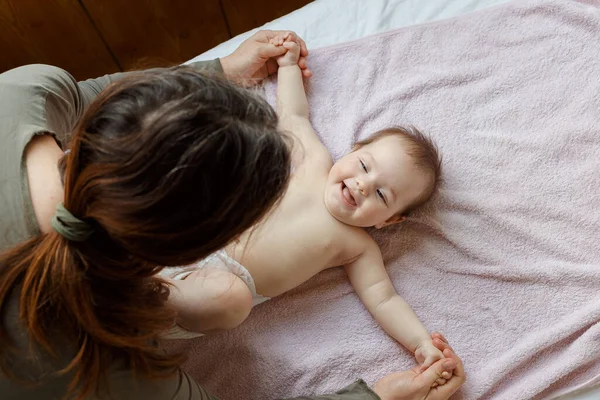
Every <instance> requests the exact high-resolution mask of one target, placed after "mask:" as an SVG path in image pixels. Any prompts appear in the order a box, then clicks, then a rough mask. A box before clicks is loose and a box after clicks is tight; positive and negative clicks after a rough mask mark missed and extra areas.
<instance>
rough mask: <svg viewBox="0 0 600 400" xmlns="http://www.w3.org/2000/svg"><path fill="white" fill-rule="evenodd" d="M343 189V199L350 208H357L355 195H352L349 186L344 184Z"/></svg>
mask: <svg viewBox="0 0 600 400" xmlns="http://www.w3.org/2000/svg"><path fill="white" fill-rule="evenodd" d="M341 188H342V189H341V190H342V198H343V199H344V202H345V203H346V204H347V205H348V206H350V207H353V208H354V207H356V199H355V198H354V195H353V194H352V192H351V191H350V189H349V188H348V186H346V184H345V183H344V182H342V184H341Z"/></svg>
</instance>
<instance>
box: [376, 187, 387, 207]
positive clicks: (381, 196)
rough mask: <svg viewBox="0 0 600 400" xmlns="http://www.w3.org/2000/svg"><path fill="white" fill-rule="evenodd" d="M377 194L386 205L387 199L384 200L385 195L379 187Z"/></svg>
mask: <svg viewBox="0 0 600 400" xmlns="http://www.w3.org/2000/svg"><path fill="white" fill-rule="evenodd" d="M377 196H378V197H379V198H380V199H381V200H382V201H383V202H384V203H385V204H386V205H387V201H386V200H385V196H384V195H383V192H382V191H381V189H377Z"/></svg>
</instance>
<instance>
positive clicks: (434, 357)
mask: <svg viewBox="0 0 600 400" xmlns="http://www.w3.org/2000/svg"><path fill="white" fill-rule="evenodd" d="M415 358H416V359H417V362H418V363H419V364H421V366H422V367H423V368H427V367H429V366H430V365H432V364H433V363H435V362H436V361H438V360H441V359H442V358H444V354H443V353H442V352H441V351H440V350H439V349H438V348H437V347H435V346H434V345H433V341H432V340H425V341H423V342H421V343H419V345H418V346H417V349H416V350H415ZM444 374H446V375H445V376H441V377H440V379H438V380H437V381H436V382H435V383H434V384H433V385H432V387H436V386H439V385H443V384H444V383H446V381H447V380H448V379H450V378H451V377H452V374H451V373H446V372H444Z"/></svg>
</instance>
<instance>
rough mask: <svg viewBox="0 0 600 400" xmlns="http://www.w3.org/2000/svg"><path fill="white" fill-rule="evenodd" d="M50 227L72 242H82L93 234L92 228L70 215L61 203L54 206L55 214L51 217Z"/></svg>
mask: <svg viewBox="0 0 600 400" xmlns="http://www.w3.org/2000/svg"><path fill="white" fill-rule="evenodd" d="M50 225H51V226H52V229H54V230H55V231H56V232H57V233H58V234H59V235H61V236H63V237H64V238H66V239H69V240H72V241H74V242H84V241H86V240H87V239H88V238H89V237H90V236H92V233H94V228H93V227H92V226H90V224H88V223H87V222H85V221H82V220H80V219H79V218H77V217H75V216H74V215H73V214H71V212H70V211H69V210H67V209H66V208H65V206H64V204H63V203H58V204H57V205H56V212H55V213H54V215H53V216H52V220H51V221H50Z"/></svg>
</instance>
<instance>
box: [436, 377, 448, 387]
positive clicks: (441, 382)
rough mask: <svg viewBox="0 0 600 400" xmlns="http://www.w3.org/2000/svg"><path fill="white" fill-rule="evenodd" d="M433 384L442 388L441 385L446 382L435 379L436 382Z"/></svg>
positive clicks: (441, 379)
mask: <svg viewBox="0 0 600 400" xmlns="http://www.w3.org/2000/svg"><path fill="white" fill-rule="evenodd" d="M435 383H436V384H437V385H438V386H442V385H443V384H445V383H446V380H445V379H444V378H438V379H436V380H435Z"/></svg>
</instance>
